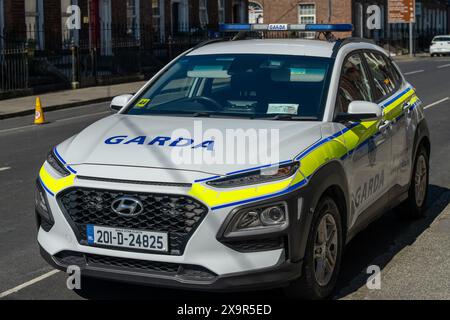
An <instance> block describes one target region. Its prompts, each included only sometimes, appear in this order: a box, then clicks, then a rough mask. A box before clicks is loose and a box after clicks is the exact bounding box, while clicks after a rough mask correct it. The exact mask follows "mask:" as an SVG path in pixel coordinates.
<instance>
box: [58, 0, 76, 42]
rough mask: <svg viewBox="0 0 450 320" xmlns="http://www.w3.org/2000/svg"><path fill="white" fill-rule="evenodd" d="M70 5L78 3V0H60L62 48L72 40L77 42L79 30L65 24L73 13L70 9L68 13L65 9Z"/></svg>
mask: <svg viewBox="0 0 450 320" xmlns="http://www.w3.org/2000/svg"><path fill="white" fill-rule="evenodd" d="M72 5H78V0H61V34H62V45H63V48H69V47H70V45H71V44H72V42H73V43H74V44H76V45H78V44H79V33H78V32H79V31H78V30H76V29H72V28H68V26H67V20H68V19H69V18H70V17H71V15H72V14H73V12H72V11H69V13H68V12H67V11H68V9H69V7H70V6H72ZM80 19H81V17H80Z"/></svg>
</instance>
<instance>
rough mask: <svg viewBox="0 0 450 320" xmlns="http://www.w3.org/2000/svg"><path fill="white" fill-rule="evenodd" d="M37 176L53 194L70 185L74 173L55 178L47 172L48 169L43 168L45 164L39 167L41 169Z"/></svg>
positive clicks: (72, 181)
mask: <svg viewBox="0 0 450 320" xmlns="http://www.w3.org/2000/svg"><path fill="white" fill-rule="evenodd" d="M39 177H40V178H41V181H42V183H43V184H44V185H45V186H46V187H47V188H48V189H49V190H50V191H51V192H53V193H54V194H56V193H58V192H59V191H61V190H63V189H65V188H67V187H70V186H72V185H73V183H74V181H75V175H74V174H71V175H70V176H67V177H63V178H59V179H56V178H54V177H53V176H52V175H51V174H50V173H48V171H47V170H46V169H45V166H42V167H41V170H40V171H39Z"/></svg>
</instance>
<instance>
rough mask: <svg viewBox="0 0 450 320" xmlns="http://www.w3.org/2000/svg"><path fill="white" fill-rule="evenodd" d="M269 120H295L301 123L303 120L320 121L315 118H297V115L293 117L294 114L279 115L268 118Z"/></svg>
mask: <svg viewBox="0 0 450 320" xmlns="http://www.w3.org/2000/svg"><path fill="white" fill-rule="evenodd" d="M267 119H270V120H294V121H301V120H303V121H308V120H310V121H317V120H318V119H317V117H313V116H310V117H301V116H296V115H292V114H278V115H276V116H275V117H272V118H267Z"/></svg>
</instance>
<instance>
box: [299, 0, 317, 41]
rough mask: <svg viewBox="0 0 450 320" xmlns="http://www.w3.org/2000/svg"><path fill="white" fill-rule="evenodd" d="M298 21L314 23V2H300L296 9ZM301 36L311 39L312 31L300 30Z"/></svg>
mask: <svg viewBox="0 0 450 320" xmlns="http://www.w3.org/2000/svg"><path fill="white" fill-rule="evenodd" d="M298 22H299V23H300V24H311V23H316V5H315V4H300V5H299V10H298ZM301 36H303V37H305V38H308V39H313V38H314V36H315V33H314V32H302V33H301Z"/></svg>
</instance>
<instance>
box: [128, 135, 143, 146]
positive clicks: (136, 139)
mask: <svg viewBox="0 0 450 320" xmlns="http://www.w3.org/2000/svg"><path fill="white" fill-rule="evenodd" d="M145 138H146V136H139V137H136V138H134V139H131V140H129V141H127V142H125V143H124V144H131V143H137V144H144V143H145Z"/></svg>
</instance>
